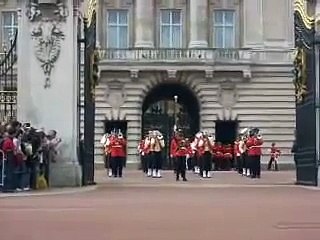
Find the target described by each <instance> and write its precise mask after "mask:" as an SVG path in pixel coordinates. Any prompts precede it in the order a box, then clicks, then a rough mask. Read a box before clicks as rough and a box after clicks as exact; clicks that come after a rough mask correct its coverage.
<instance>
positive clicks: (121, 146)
mask: <svg viewBox="0 0 320 240" xmlns="http://www.w3.org/2000/svg"><path fill="white" fill-rule="evenodd" d="M125 148H126V140H125V139H124V138H114V139H112V140H110V152H111V157H125V156H126V150H125Z"/></svg>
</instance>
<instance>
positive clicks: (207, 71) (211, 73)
mask: <svg viewBox="0 0 320 240" xmlns="http://www.w3.org/2000/svg"><path fill="white" fill-rule="evenodd" d="M205 75H206V79H207V80H211V79H212V78H213V70H205Z"/></svg>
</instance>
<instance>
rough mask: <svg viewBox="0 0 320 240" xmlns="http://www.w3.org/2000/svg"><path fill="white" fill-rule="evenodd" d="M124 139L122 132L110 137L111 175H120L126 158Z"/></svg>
mask: <svg viewBox="0 0 320 240" xmlns="http://www.w3.org/2000/svg"><path fill="white" fill-rule="evenodd" d="M126 146H127V144H126V140H125V139H124V137H123V135H122V133H121V132H120V131H119V134H118V135H116V136H114V137H112V138H111V139H110V157H111V166H112V173H113V177H118V176H119V177H120V178H121V177H122V169H123V165H124V162H125V158H126Z"/></svg>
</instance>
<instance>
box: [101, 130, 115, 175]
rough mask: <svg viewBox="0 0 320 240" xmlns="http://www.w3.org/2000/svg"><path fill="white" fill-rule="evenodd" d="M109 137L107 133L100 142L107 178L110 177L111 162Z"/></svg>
mask: <svg viewBox="0 0 320 240" xmlns="http://www.w3.org/2000/svg"><path fill="white" fill-rule="evenodd" d="M110 137H111V136H110V135H109V134H108V133H106V134H104V135H103V136H102V138H101V140H100V143H101V144H102V146H103V150H104V154H105V158H104V167H105V169H106V170H107V172H108V176H109V177H112V169H111V161H110V147H109V145H110Z"/></svg>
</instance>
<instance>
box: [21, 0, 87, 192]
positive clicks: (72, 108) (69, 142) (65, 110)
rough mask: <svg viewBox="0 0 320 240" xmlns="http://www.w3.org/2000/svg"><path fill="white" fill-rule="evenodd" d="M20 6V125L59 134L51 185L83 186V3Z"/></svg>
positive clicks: (42, 0) (47, 0)
mask: <svg viewBox="0 0 320 240" xmlns="http://www.w3.org/2000/svg"><path fill="white" fill-rule="evenodd" d="M35 2H38V3H35ZM19 7H20V8H19V18H18V21H19V23H18V24H19V32H18V89H19V91H18V107H17V108H18V109H17V111H18V113H17V114H18V120H19V121H21V122H30V123H31V124H32V125H34V126H36V127H37V128H41V127H43V128H45V129H46V130H50V129H54V130H56V131H57V132H58V135H59V136H60V137H61V138H62V143H61V146H60V149H59V159H58V161H57V162H56V163H50V164H51V166H50V169H51V171H50V184H51V186H55V187H57V186H59V187H61V186H79V185H81V167H80V165H79V161H78V153H77V146H78V129H79V120H78V119H79V117H78V116H79V114H78V106H77V103H78V93H79V90H78V86H79V84H78V79H79V77H78V75H79V74H78V64H79V63H78V54H77V53H78V51H77V31H78V29H77V25H78V16H79V1H71V0H64V1H54V0H39V1H20V6H19Z"/></svg>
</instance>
